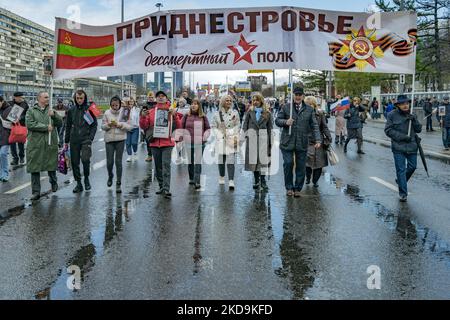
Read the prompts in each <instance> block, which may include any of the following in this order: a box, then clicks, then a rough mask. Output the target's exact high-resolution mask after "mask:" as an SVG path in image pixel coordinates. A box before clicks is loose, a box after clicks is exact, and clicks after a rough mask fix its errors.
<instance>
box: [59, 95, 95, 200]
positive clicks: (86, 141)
mask: <svg viewBox="0 0 450 320" xmlns="http://www.w3.org/2000/svg"><path fill="white" fill-rule="evenodd" d="M74 102H75V105H74V106H73V107H72V108H71V109H70V110H69V112H68V113H67V120H66V136H65V143H66V146H67V145H68V144H69V143H70V158H71V163H72V170H73V177H74V178H75V181H76V182H77V186H76V187H75V189H73V192H74V193H78V192H82V191H83V185H82V184H81V173H80V160H81V162H82V163H83V173H84V186H85V188H86V190H87V191H88V190H91V184H90V181H89V174H90V165H91V156H92V143H93V142H94V138H95V134H96V133H97V119H96V118H95V116H94V115H93V114H92V113H91V112H90V111H89V106H88V102H87V96H86V93H85V92H84V91H83V90H78V91H77V92H75V95H74Z"/></svg>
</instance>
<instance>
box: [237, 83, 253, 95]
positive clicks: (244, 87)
mask: <svg viewBox="0 0 450 320" xmlns="http://www.w3.org/2000/svg"><path fill="white" fill-rule="evenodd" d="M235 87H236V92H251V91H252V85H251V83H250V81H237V82H236V84H235Z"/></svg>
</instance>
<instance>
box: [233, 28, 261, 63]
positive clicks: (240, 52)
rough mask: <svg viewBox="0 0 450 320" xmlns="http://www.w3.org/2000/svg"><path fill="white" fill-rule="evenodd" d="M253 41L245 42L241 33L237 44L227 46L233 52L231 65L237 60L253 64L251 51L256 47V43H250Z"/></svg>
mask: <svg viewBox="0 0 450 320" xmlns="http://www.w3.org/2000/svg"><path fill="white" fill-rule="evenodd" d="M252 42H253V41H250V42H247V40H245V38H244V36H243V35H242V34H241V39H240V40H239V42H238V45H237V46H227V47H228V49H230V50H231V51H232V52H233V53H234V61H233V65H235V64H236V63H238V62H239V61H242V60H245V61H247V62H248V63H250V64H253V60H252V52H253V51H254V50H255V49H256V48H257V47H258V46H257V45H254V44H251V43H252Z"/></svg>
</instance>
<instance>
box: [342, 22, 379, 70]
mask: <svg viewBox="0 0 450 320" xmlns="http://www.w3.org/2000/svg"><path fill="white" fill-rule="evenodd" d="M375 31H376V30H368V31H366V30H364V27H361V28H360V29H359V30H358V31H356V30H352V33H351V34H350V35H348V36H347V39H346V40H340V41H341V42H342V43H343V44H344V46H343V47H342V48H341V50H340V53H341V54H342V55H343V56H345V57H348V64H349V65H351V64H353V63H355V64H356V66H357V67H358V68H359V69H361V70H362V69H363V68H364V67H365V66H366V64H370V65H372V66H373V67H376V66H375V57H376V58H380V57H382V56H383V51H382V50H381V49H380V48H379V46H380V45H381V44H382V42H379V41H377V39H376V35H375Z"/></svg>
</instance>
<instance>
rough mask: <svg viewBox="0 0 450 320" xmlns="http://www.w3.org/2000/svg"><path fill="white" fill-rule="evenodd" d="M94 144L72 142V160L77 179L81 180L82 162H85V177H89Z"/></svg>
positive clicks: (74, 175)
mask: <svg viewBox="0 0 450 320" xmlns="http://www.w3.org/2000/svg"><path fill="white" fill-rule="evenodd" d="M91 156H92V146H91V145H90V144H78V143H76V144H75V143H71V144H70V161H71V164H72V170H73V177H74V179H75V181H77V182H80V181H81V172H80V162H81V163H82V164H83V174H84V178H85V179H86V178H89V174H90V172H91Z"/></svg>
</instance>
